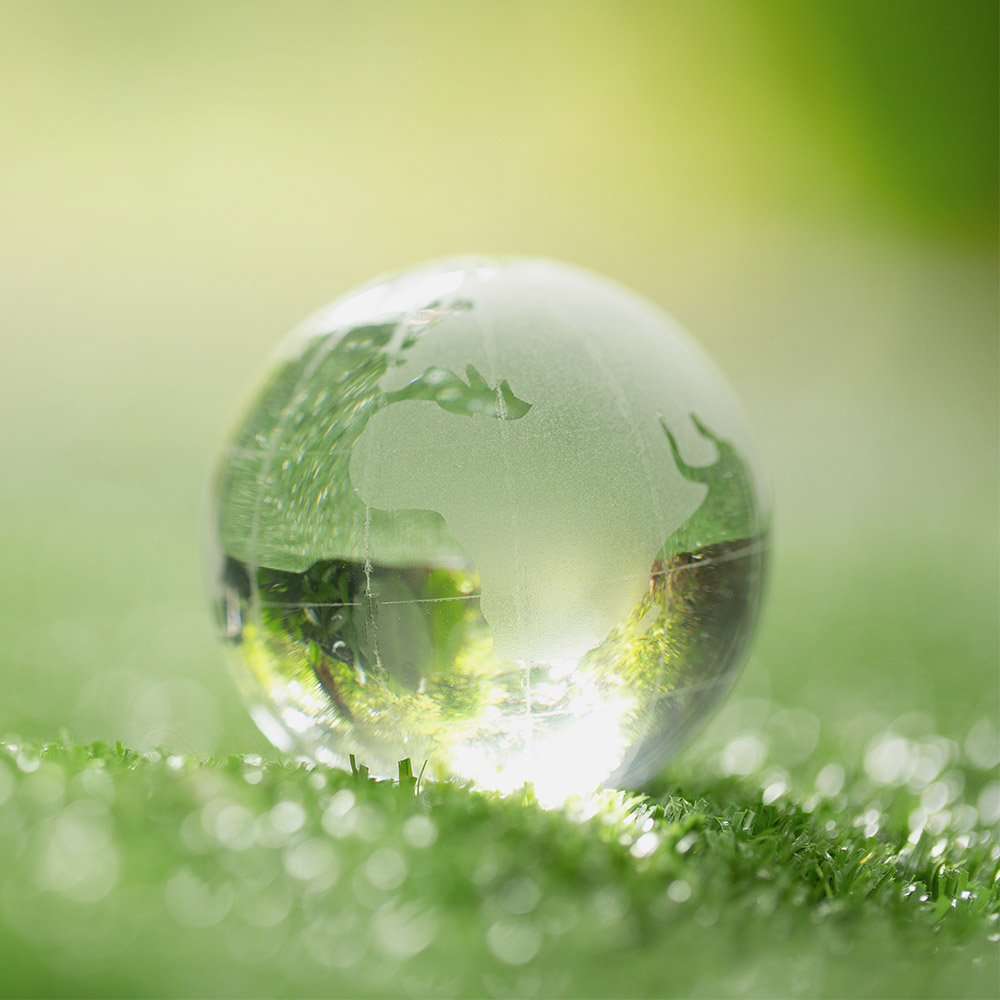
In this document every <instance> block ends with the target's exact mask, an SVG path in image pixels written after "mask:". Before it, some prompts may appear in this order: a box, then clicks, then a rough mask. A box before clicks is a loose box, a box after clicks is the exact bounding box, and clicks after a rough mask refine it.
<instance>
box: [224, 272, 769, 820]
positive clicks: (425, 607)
mask: <svg viewBox="0 0 1000 1000" xmlns="http://www.w3.org/2000/svg"><path fill="white" fill-rule="evenodd" d="M212 513H213V527H214V532H215V536H216V542H215V544H216V546H217V553H218V559H217V561H216V575H215V586H216V594H215V598H216V603H217V607H218V611H219V617H220V621H221V625H222V631H223V634H224V636H225V639H226V641H227V643H228V644H229V646H230V648H231V652H232V660H233V663H234V666H235V670H236V676H237V678H238V680H239V682H240V685H241V687H242V689H243V691H244V694H245V696H246V698H247V699H248V702H249V704H250V709H251V712H252V714H253V717H254V719H255V720H256V721H257V722H258V724H259V725H260V727H261V728H262V730H263V731H264V732H265V734H266V735H267V736H268V737H269V738H271V739H272V740H273V741H274V742H275V743H276V744H277V745H278V746H280V747H282V748H284V749H298V750H299V751H301V752H304V753H306V754H308V755H310V756H312V757H314V758H315V759H318V760H320V761H323V762H326V763H334V764H340V765H345V764H346V762H347V760H348V757H349V755H350V754H354V755H355V756H356V757H357V759H358V760H359V761H360V762H363V763H364V764H366V765H368V766H369V767H370V768H371V771H372V773H373V774H383V775H395V773H396V770H397V762H398V761H399V760H400V759H402V758H404V757H409V758H410V759H411V760H412V761H413V762H414V767H415V769H416V768H419V767H420V766H421V765H423V764H424V762H425V761H426V762H427V768H428V772H429V773H430V774H433V775H437V776H444V775H454V776H458V777H461V778H467V779H472V780H474V781H475V782H476V783H477V784H479V785H481V786H484V787H492V788H499V789H503V790H507V789H512V788H516V787H519V786H520V785H521V784H523V783H524V782H525V781H530V782H532V783H533V784H534V785H535V788H536V791H537V793H538V794H539V797H540V798H543V799H550V800H553V799H559V798H561V797H563V796H564V795H566V794H569V793H574V792H587V791H590V790H592V789H593V788H594V787H596V786H597V784H598V783H600V782H602V781H606V782H608V783H611V784H634V783H636V782H639V781H641V780H643V779H644V778H646V777H648V776H649V775H651V774H652V773H653V772H655V771H656V770H657V769H658V768H659V767H660V766H661V765H662V764H663V763H664V761H665V760H666V759H667V758H668V757H669V756H670V754H671V753H673V752H674V751H675V750H676V749H677V748H678V747H679V746H680V745H681V744H682V743H683V742H684V740H685V739H686V738H687V737H688V736H689V735H690V734H691V733H692V732H693V730H694V729H695V728H696V727H697V726H698V725H700V724H701V723H702V722H703V721H704V720H705V718H706V716H707V714H708V713H709V711H710V710H711V709H712V708H713V706H715V705H716V703H717V702H718V701H719V699H720V698H721V696H722V695H723V694H724V693H725V691H726V690H727V688H728V687H729V686H730V684H731V682H732V680H733V678H734V676H735V674H736V671H737V669H738V668H739V666H740V664H741V661H742V660H743V659H744V657H745V654H746V649H747V645H748V642H749V639H750V636H751V632H752V629H753V625H754V621H755V618H756V616H757V609H758V601H759V596H760V589H761V579H762V571H763V562H764V547H765V542H766V535H767V521H768V515H767V510H766V505H765V504H764V503H763V502H762V499H761V492H760V476H759V468H758V464H757V460H756V458H755V452H754V446H753V441H752V438H751V437H750V434H749V431H748V428H747V426H746V422H745V419H744V418H743V416H742V413H741V411H740V409H739V406H738V404H737V403H736V401H735V400H734V398H733V395H732V392H731V390H730V389H729V388H728V386H727V385H726V383H725V382H724V380H723V379H722V377H721V376H720V375H719V373H718V371H717V370H716V369H715V367H714V365H713V364H712V363H711V361H710V360H709V359H708V358H707V357H706V356H705V354H704V353H703V352H702V351H701V349H700V348H699V347H698V346H697V345H696V344H695V343H694V342H693V341H692V340H691V338H690V337H689V336H688V335H687V334H686V333H685V332H684V331H683V330H681V329H680V328H679V327H678V326H677V325H676V324H675V323H674V322H673V321H672V320H671V319H670V318H669V317H668V316H666V315H664V314H663V313H662V312H660V311H659V310H657V309H656V308H654V307H653V306H652V305H650V304H649V303H648V302H645V301H644V300H642V299H640V298H639V297H637V296H636V295H634V294H633V293H631V292H629V291H627V290H626V289H624V288H622V287H620V286H618V285H615V284H614V283H612V282H609V281H607V280H605V279H603V278H599V277H597V276H595V275H592V274H588V273H586V272H583V271H580V270H578V269H575V268H571V267H569V266H566V265H562V264H556V263H554V262H551V261H541V260H520V259H513V260H493V259H483V258H462V259H457V260H448V261H443V262H438V263H435V264H431V265H428V266H425V267H421V268H418V269H415V270H413V271H409V272H406V273H403V274H400V275H395V276H390V277H386V278H382V279H379V280H377V281H375V282H373V283H371V284H370V285H368V286H366V287H365V288H362V289H360V290H359V291H357V292H355V293H352V294H351V295H348V296H346V297H344V298H342V299H340V300H338V301H336V302H334V303H333V304H332V305H331V306H329V307H327V308H326V309H323V310H321V311H320V312H319V313H317V314H315V315H314V316H313V317H311V318H310V319H309V320H307V321H306V322H305V323H304V324H303V325H302V326H301V327H300V328H299V329H298V330H296V331H294V332H293V333H292V334H291V335H290V336H289V337H288V338H287V340H286V341H285V342H284V343H283V344H282V345H281V346H280V347H279V349H278V351H277V352H276V354H275V357H274V358H273V359H272V362H271V366H270V368H269V370H268V371H267V372H266V374H265V377H264V379H263V381H262V384H261V385H260V387H259V388H258V390H257V392H256V395H255V396H254V397H253V399H252V402H251V403H250V405H249V406H248V407H247V408H246V410H245V413H244V415H243V417H242V419H241V420H240V421H239V422H238V423H237V424H236V427H235V431H234V433H233V434H232V436H231V438H230V440H229V443H228V445H227V446H226V447H225V449H224V450H223V452H222V455H221V458H220V462H219V465H218V470H217V474H216V477H215V481H214V500H213V512H212Z"/></svg>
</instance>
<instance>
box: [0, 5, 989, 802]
mask: <svg viewBox="0 0 1000 1000" xmlns="http://www.w3.org/2000/svg"><path fill="white" fill-rule="evenodd" d="M997 120H998V114H997V8H996V4H995V3H992V2H984V3H980V2H973V0H965V2H961V3H956V4H950V5H946V4H942V3H939V2H909V3H905V4H904V3H895V2H885V0H883V2H875V3H872V2H868V3H860V2H843V0H824V2H816V0H810V2H792V0H789V2H769V0H768V2H755V3H739V2H712V3H696V2H686V3H668V2H662V3H643V2H597V3H590V2H585V0H578V2H557V0H550V2H540V3H520V2H513V3H492V2H483V3H480V2H447V0H434V2H424V3H418V4H411V3H402V2H398V3H397V2H373V3H306V2H289V3H282V4H273V3H254V2H235V0H232V2H226V0H217V2H211V3H194V2H172V3H138V4H137V3H134V2H104V0H97V2H88V3H86V4H84V3H73V2H62V3H53V2H21V3H18V2H14V3H10V2H6V3H2V4H0V255H2V263H0V282H2V295H0V302H2V306H0V343H2V354H0V358H2V361H0V380H2V392H0V422H2V426H3V433H2V435H0V468H2V470H3V474H2V476H0V533H2V535H0V537H2V541H0V559H2V565H3V573H2V577H0V679H2V682H3V690H4V696H3V699H2V702H0V733H18V734H20V735H21V736H23V737H31V738H52V737H54V736H56V735H57V734H59V733H60V732H65V733H67V734H68V735H69V736H70V737H71V738H73V739H77V740H90V739H105V740H115V739H121V740H123V741H125V742H126V743H127V744H130V745H132V746H135V747H137V748H139V749H144V748H150V747H153V746H157V745H165V746H167V747H170V748H172V749H177V750H190V751H197V752H207V753H225V752H247V751H253V750H257V751H261V750H264V749H265V746H266V745H265V744H264V742H263V739H262V737H260V736H259V734H257V732H256V731H255V730H254V729H253V727H252V725H251V724H250V722H249V721H248V718H247V716H246V713H245V711H244V709H243V707H242V705H241V704H240V702H239V700H238V698H237V696H236V693H235V689H234V688H233V686H232V684H231V682H230V680H229V678H228V676H227V674H226V672H225V669H224V667H223V661H222V657H221V655H220V653H219V650H218V649H217V648H216V646H215V644H214V640H213V636H212V627H211V623H210V618H209V614H208V600H207V597H206V592H205V586H204V580H203V579H202V570H201V568H200V563H199V553H198V550H199V535H200V532H201V527H200V518H201V517H202V512H201V504H202V495H203V490H204V484H205V482H206V479H207V476H208V470H209V468H210V465H211V463H212V460H213V454H214V451H215V449H216V447H217V445H218V444H219V442H220V441H221V439H222V435H223V432H224V429H225V427H226V425H227V422H228V421H229V420H230V419H231V417H232V416H233V414H234V412H235V409H236V407H237V405H238V403H239V401H240V400H241V399H242V398H243V396H244V394H245V392H246V390H247V387H248V385H249V384H250V382H251V380H252V379H253V378H255V377H256V375H257V374H258V373H259V372H260V370H261V367H262V365H263V364H264V361H265V359H266V356H267V354H268V352H269V350H270V348H271V347H272V345H273V344H274V343H275V341H276V340H277V339H278V338H279V337H280V336H281V335H282V334H283V333H284V332H285V330H287V329H288V328H289V327H291V326H292V325H293V324H294V323H296V322H297V321H298V320H299V319H300V318H301V317H302V316H304V315H305V314H306V313H308V312H310V311H311V310H313V309H314V308H316V307H318V306H320V305H322V304H323V303H325V302H326V301H328V300H329V299H331V298H333V297H334V296H336V295H338V294H340V293H341V292H343V291H346V290H348V289H350V288H352V287H353V286H354V285H356V284H358V283H359V282H361V281H364V280H366V279H368V278H370V277H372V276H374V275H376V274H378V273H381V272H383V271H386V270H389V269H393V268H397V267H401V266H405V265H408V264H410V263H415V262H418V261H421V260H425V259H429V258H433V257H437V256H441V255H446V254H453V253H456V252H464V251H474V252H476V251H483V252H499V253H518V254H529V255H545V256H552V257H556V258H564V259H567V260H570V261H573V262H576V263H579V264H582V265H584V266H586V267H589V268H592V269H594V270H596V271H599V272H605V273H607V274H609V275H611V276H613V277H615V278H617V279H620V280H621V281H623V282H625V283H626V284H628V285H631V286H632V287H634V288H635V289H637V290H638V291H639V292H641V293H643V294H645V295H647V296H648V297H650V298H651V299H653V300H654V301H656V302H657V303H659V304H661V305H662V306H664V307H665V308H666V309H667V310H668V311H669V312H671V313H672V314H673V315H674V316H676V317H677V318H678V319H679V320H680V321H681V322H682V323H683V324H684V325H686V326H687V327H688V328H689V329H690V330H691V331H693V332H694V333H695V335H696V336H697V337H699V338H700V339H701V340H702V342H703V343H704V344H705V345H706V346H707V347H708V349H709V350H710V352H711V353H712V354H713V355H714V357H715V358H716V360H717V362H718V363H719V365H720V367H722V369H723V370H724V371H725V372H727V374H728V375H729V377H730V379H731V381H732V382H733V384H734V385H735V387H736V389H737V392H738V393H739V395H740V396H741V398H742V399H743V401H744V403H745V405H746V408H747V409H748V411H749V414H750V418H751V421H752V424H753V425H754V426H755V427H756V429H757V431H758V434H759V437H760V440H761V445H762V450H763V452H764V454H765V456H766V457H767V459H768V460H769V464H770V469H771V473H772V477H773V484H774V494H775V498H776V507H775V510H776V518H775V524H776V537H775V544H774V559H773V573H772V578H771V592H770V600H769V606H768V608H767V613H766V616H765V620H764V625H763V628H762V631H761V635H760V640H759V643H758V645H757V650H756V654H755V657H754V659H753V661H752V662H751V664H750V667H749V669H748V670H747V672H746V673H745V675H744V677H743V679H742V680H741V682H740V685H739V687H738V689H737V691H736V693H735V695H734V697H733V699H732V700H731V702H730V704H729V706H728V708H727V709H726V710H725V711H724V712H723V714H722V715H721V716H720V717H719V718H718V719H717V720H716V722H715V723H714V725H713V730H712V733H710V734H709V736H707V737H706V738H705V739H703V740H702V741H701V743H700V744H696V745H695V747H694V748H693V750H692V751H691V753H693V754H694V755H695V756H696V757H697V755H698V754H699V753H701V754H703V755H708V756H709V757H710V758H711V761H714V762H716V764H717V763H718V762H721V764H722V766H723V767H726V766H728V767H729V769H730V770H732V771H735V772H737V773H744V772H748V771H749V770H752V769H753V767H756V766H761V765H762V760H761V759H758V758H761V755H763V759H771V760H773V762H774V763H776V764H780V765H783V766H788V767H798V768H800V769H802V772H801V773H802V774H807V772H810V771H811V773H815V772H816V771H817V770H818V769H819V768H820V767H821V765H823V764H824V763H825V762H827V761H829V760H831V759H838V758H844V757H847V756H851V755H854V756H857V755H859V754H862V753H863V752H864V750H865V747H866V746H867V745H868V741H870V740H872V739H873V738H876V737H877V736H878V734H879V733H882V732H884V731H885V730H886V729H887V728H891V727H894V728H895V729H896V730H898V731H900V732H905V733H910V732H912V733H913V734H914V735H917V736H919V735H921V734H926V733H932V732H937V733H941V734H944V735H945V736H946V737H947V738H949V739H951V740H953V741H955V742H956V743H957V744H959V745H963V743H964V744H965V745H968V744H967V736H968V734H969V733H970V731H974V733H976V734H978V735H974V736H973V737H972V740H973V744H974V746H975V748H977V749H976V750H975V753H976V754H978V758H977V759H979V760H980V761H981V762H983V763H984V766H988V765H989V761H990V760H995V758H993V757H991V754H992V753H993V751H992V750H991V749H990V747H991V746H992V745H993V743H994V742H995V738H996V721H997V713H998V685H1000V673H998V645H997V643H998V635H997V600H998V560H997V555H998V552H997V542H998V538H997V536H998V529H997V511H998V488H997V487H998V431H997V428H998V421H997V404H998V400H997V370H998V357H997V353H998V343H997V318H998V295H997V189H998V166H997V138H998V137H997ZM776 719H777V720H778V721H777V722H775V720H776ZM984 719H985V720H986V721H985V722H984V721H982V720H984ZM782 720H783V721H782ZM769 727H770V728H769ZM789 731H791V733H792V738H791V743H789V740H788V738H785V740H784V743H783V742H782V736H781V734H782V733H785V737H787V736H788V732H789ZM741 733H743V734H750V735H751V737H752V739H751V741H750V743H749V744H748V743H747V742H746V739H744V742H743V743H742V744H740V743H739V742H738V740H736V742H735V744H734V741H733V737H734V736H736V737H739V736H740V734H741ZM713 741H714V742H713ZM754 741H756V742H754ZM716 745H717V746H718V747H720V748H721V749H720V750H719V755H718V756H714V757H713V756H711V755H712V754H714V753H715V750H712V749H711V748H712V747H715V746H716ZM734 745H735V746H736V749H735V750H734V749H733V747H734ZM747 746H749V747H750V749H749V751H748V750H747ZM789 746H791V749H790V750H789V749H788V748H789ZM741 748H742V749H741ZM782 748H784V749H782ZM747 753H749V754H750V757H752V758H753V759H754V761H756V763H755V764H752V766H747V765H746V762H745V758H746V754H747ZM741 754H742V756H741ZM768 754H770V755H771V757H770V758H768V756H767V755H768ZM782 754H784V756H782ZM755 755H756V756H755ZM727 762H728V763H727ZM713 766H715V765H714V764H713ZM807 776H810V775H807ZM973 801H974V796H973Z"/></svg>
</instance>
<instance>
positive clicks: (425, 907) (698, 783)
mask: <svg viewBox="0 0 1000 1000" xmlns="http://www.w3.org/2000/svg"><path fill="white" fill-rule="evenodd" d="M904 744H905V746H904ZM929 746H931V743H930V742H927V741H924V742H923V743H921V742H918V741H908V742H907V741H903V743H900V744H899V745H897V746H895V750H898V751H899V753H904V751H905V753H904V757H905V754H908V755H909V756H908V757H905V759H904V757H899V755H898V754H897V757H898V758H899V759H898V760H897V759H896V758H894V757H893V749H892V748H889V749H888V750H885V751H884V752H883V754H882V757H881V758H879V757H878V754H877V753H875V756H873V755H872V753H873V752H874V751H873V752H870V753H869V755H868V770H867V771H866V770H864V769H860V770H859V771H857V772H856V773H848V774H846V775H843V772H839V773H838V772H831V771H830V769H829V768H828V769H826V770H825V771H823V772H821V773H820V777H819V779H818V781H817V782H816V783H815V787H814V788H813V789H812V790H811V791H809V792H808V794H804V793H800V792H797V791H795V790H794V789H792V788H790V787H788V783H787V781H785V780H784V779H782V778H777V779H775V778H774V776H773V775H772V776H771V777H770V778H768V777H767V776H764V777H763V781H762V780H761V776H760V775H754V776H752V777H750V776H748V777H745V778H741V779H736V778H721V777H715V778H711V779H705V778H704V777H701V778H699V776H698V774H699V772H698V770H697V769H696V768H693V767H690V768H688V769H687V770H686V771H685V772H684V773H683V774H681V776H680V780H681V782H682V784H681V785H680V786H679V787H669V788H668V787H663V788H659V789H651V790H650V794H649V795H648V796H646V797H630V796H628V795H626V794H623V793H613V792H604V793H601V795H599V796H598V797H596V798H595V799H593V800H589V801H586V802H577V803H573V804H570V805H568V806H567V807H566V808H565V809H562V810H554V811H546V810H543V809H542V808H540V807H539V806H538V805H537V804H536V803H535V802H534V801H533V799H532V796H531V794H530V791H529V790H527V789H526V790H525V791H524V792H523V793H522V794H520V795H515V796H510V797H507V798H502V797H498V796H493V795H485V794H480V793H477V792H474V791H472V790H470V789H469V788H467V787H463V786H459V785H455V784H450V783H428V782H426V781H424V782H422V783H421V784H420V786H419V791H417V792H416V793H415V792H414V784H415V779H414V778H413V776H412V772H411V771H410V770H408V769H407V768H406V767H405V766H404V768H403V776H404V780H403V782H402V783H401V784H397V783H393V782H380V783H375V782H373V781H371V780H365V779H364V778H363V777H362V776H361V775H351V774H347V773H343V772H339V771H330V770H324V769H320V768H315V767H311V766H308V765H305V764H302V763H294V762H289V763H279V762H267V761H262V760H261V759H260V758H258V757H247V756H230V757H228V758H226V759H222V760H209V759H198V758H196V757H193V756H179V755H168V754H164V753H159V752H149V753H145V754H137V753H134V752H132V751H130V750H128V749H126V748H125V747H123V746H122V745H120V744H119V745H117V746H114V747H111V746H108V745H104V744H94V745H90V746H84V745H65V744H62V743H53V744H24V745H18V744H16V743H11V742H7V743H5V744H4V745H3V746H2V748H0V803H2V806H0V857H2V858H3V859H4V860H3V864H2V866H0V901H2V922H3V932H2V934H0V968H2V969H3V975H2V977H0V982H2V986H0V990H2V992H3V993H4V994H5V995H13V996H19V995H24V996H42V995H45V996H53V995H56V996H68V995H74V996H139V995H142V996H192V995H196V996H278V995H281V996H289V995H291V996H299V995H301V996H314V995H315V996H319V995H332V996H338V995H347V996H366V997H367V996H373V997H380V996H511V995H516V996H534V995H538V996H594V997H610V996H614V997H632V996H636V997H638V996H844V995H851V996H880V997H887V996H901V997H909V996H963V997H968V996H991V995H995V993H996V984H997V977H998V972H1000V968H998V961H997V953H998V948H997V945H996V943H995V941H996V938H997V930H998V927H997V912H998V908H1000V892H998V888H997V876H998V858H1000V848H998V846H997V839H996V836H995V834H994V833H993V832H992V831H991V830H990V829H989V828H986V827H984V826H983V825H982V823H981V822H980V820H979V819H978V818H977V813H976V811H975V809H972V811H971V813H970V812H969V807H965V811H964V812H963V806H962V801H961V797H959V798H952V800H951V801H950V803H948V806H949V808H948V809H947V810H946V811H941V810H940V809H939V811H938V812H937V813H934V814H931V815H928V814H927V811H926V809H924V810H923V812H917V810H919V809H920V808H921V806H920V803H921V801H922V802H923V803H924V806H926V805H927V801H928V799H927V795H926V788H925V789H924V793H923V798H922V799H921V797H920V795H918V794H917V793H916V792H914V791H913V789H912V787H908V786H907V785H906V784H899V783H898V782H899V779H900V777H901V774H896V773H891V766H892V765H893V762H894V761H895V762H896V763H899V762H900V761H902V764H903V765H906V761H907V760H909V765H912V766H911V767H910V770H914V768H917V766H918V764H919V761H920V759H922V758H921V752H922V749H923V750H926V749H927V747H929ZM925 756H926V755H925ZM937 763H938V766H940V763H941V761H940V760H938V762H937ZM909 765H906V766H909ZM873 773H874V777H873ZM957 774H962V775H963V776H964V792H963V794H965V795H966V797H969V796H971V799H972V801H973V802H975V801H977V795H978V796H980V797H982V794H983V792H982V790H983V789H984V788H986V789H987V793H988V794H992V793H991V792H989V787H990V786H989V779H990V774H989V772H988V771H987V770H984V769H982V768H979V767H977V766H976V765H975V764H974V763H972V762H970V761H969V760H967V759H965V757H963V758H962V760H961V761H959V762H957V763H956V766H955V767H953V768H952V770H951V771H948V772H947V776H953V775H957ZM842 776H843V777H844V778H845V779H846V780H844V782H843V784H842V787H841V777H842ZM914 777H917V778H919V775H918V774H917V773H916V771H914V774H913V775H911V777H910V782H909V784H910V786H912V785H913V783H914ZM925 777H926V774H925ZM932 777H933V775H932ZM877 780H885V781H886V783H884V784H881V785H878V784H877ZM949 780H951V781H952V782H953V780H954V779H953V778H952V777H949ZM768 782H770V783H768ZM762 783H763V784H765V785H766V787H765V788H763V789H762V788H761V784H762ZM917 783H918V784H919V780H918V781H917ZM942 784H945V785H946V784H947V782H942ZM926 787H930V785H927V786H926ZM946 795H947V793H946V792H944V793H942V795H941V796H939V797H946ZM984 804H986V803H985V800H984ZM942 806H943V803H942Z"/></svg>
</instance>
